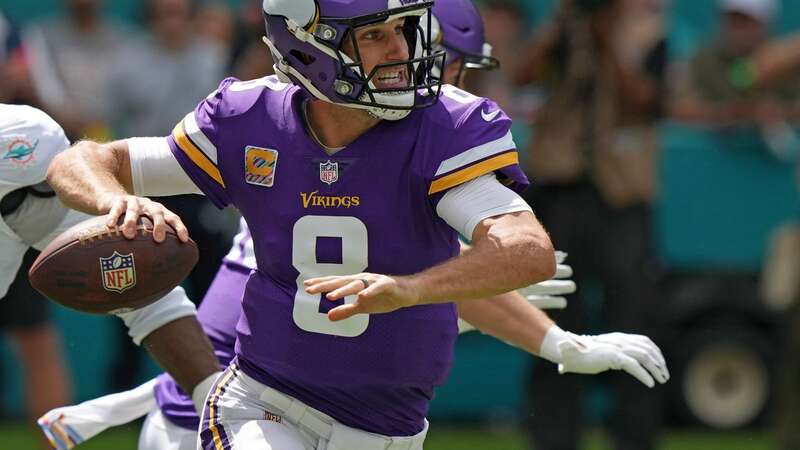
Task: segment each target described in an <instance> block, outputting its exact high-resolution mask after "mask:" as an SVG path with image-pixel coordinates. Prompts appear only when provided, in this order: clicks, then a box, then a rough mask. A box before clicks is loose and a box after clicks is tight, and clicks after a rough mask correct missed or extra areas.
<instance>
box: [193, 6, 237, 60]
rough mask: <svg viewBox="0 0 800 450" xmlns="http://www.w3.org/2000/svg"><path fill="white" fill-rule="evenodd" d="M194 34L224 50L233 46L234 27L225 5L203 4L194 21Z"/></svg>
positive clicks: (228, 9) (229, 11)
mask: <svg viewBox="0 0 800 450" xmlns="http://www.w3.org/2000/svg"><path fill="white" fill-rule="evenodd" d="M194 29H195V31H194V33H195V34H196V35H197V36H202V37H203V38H205V39H208V40H211V41H214V42H216V43H217V44H219V45H220V46H222V47H223V48H225V49H229V48H231V46H233V40H234V38H235V36H236V25H235V23H234V19H233V15H232V14H231V10H230V8H228V6H227V5H225V4H223V3H220V2H216V1H215V2H210V3H203V4H202V5H200V6H199V7H198V10H197V14H196V15H195V19H194Z"/></svg>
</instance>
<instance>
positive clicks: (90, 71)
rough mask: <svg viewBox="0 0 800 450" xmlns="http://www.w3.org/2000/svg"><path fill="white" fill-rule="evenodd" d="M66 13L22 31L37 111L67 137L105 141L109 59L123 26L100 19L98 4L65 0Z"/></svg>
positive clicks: (120, 39) (97, 1)
mask: <svg viewBox="0 0 800 450" xmlns="http://www.w3.org/2000/svg"><path fill="white" fill-rule="evenodd" d="M65 6H66V14H65V15H64V16H56V17H54V18H52V19H50V20H48V21H46V22H44V23H41V24H39V25H34V26H32V27H31V28H29V29H28V30H26V31H25V33H24V36H23V39H24V42H25V45H26V47H27V49H28V51H29V56H30V65H31V74H32V77H33V82H34V88H35V90H36V93H37V96H38V98H39V100H40V102H41V105H42V108H43V109H44V110H45V111H46V112H48V113H49V114H50V115H51V116H53V118H54V119H55V120H56V121H57V122H58V123H60V124H61V126H62V127H63V128H64V130H65V131H66V133H67V136H69V137H70V138H71V139H75V138H80V137H83V136H90V137H93V138H99V139H103V138H108V137H110V135H109V129H108V126H107V125H108V124H107V123H106V114H107V112H108V107H107V104H106V99H107V98H106V95H105V93H106V92H107V86H108V79H109V72H110V70H111V68H112V65H111V60H112V58H113V57H114V55H116V54H117V52H119V50H120V48H121V46H122V45H123V43H124V42H125V40H126V38H127V34H128V33H127V32H126V27H124V26H122V25H121V24H119V23H114V22H110V21H108V20H107V19H105V18H103V17H102V16H101V8H102V6H103V1H102V0H65Z"/></svg>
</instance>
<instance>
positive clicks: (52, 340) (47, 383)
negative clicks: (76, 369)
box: [0, 11, 72, 448]
mask: <svg viewBox="0 0 800 450" xmlns="http://www.w3.org/2000/svg"><path fill="white" fill-rule="evenodd" d="M25 73H26V69H25V67H24V60H23V57H22V49H21V46H20V41H19V36H18V35H17V33H16V32H15V28H14V27H13V26H12V24H11V23H10V22H9V21H8V20H7V19H6V17H5V16H4V15H3V13H2V11H0V79H2V80H3V81H2V83H0V102H3V103H5V102H9V101H12V100H20V99H21V97H22V96H23V92H24V91H25V85H26V83H25V78H24V77H25ZM15 138H16V137H15V136H0V160H3V159H4V160H6V161H8V160H9V155H10V153H11V151H10V147H9V146H10V145H11V144H13V143H14V142H13V141H15V140H16V139H15ZM0 164H2V161H0ZM25 196H26V195H25V193H20V191H13V192H10V193H7V194H6V195H2V196H0V226H2V227H8V228H10V229H12V230H18V229H19V228H20V227H25V226H26V225H25V224H22V223H19V215H18V214H15V212H17V211H18V210H19V209H21V208H24V207H25V206H26V205H25V201H24V200H25ZM3 251H10V250H9V249H8V248H6V249H3V248H0V252H3ZM37 254H38V252H35V251H33V250H30V251H29V252H28V253H27V254H26V256H25V258H24V259H23V261H22V266H21V267H20V269H19V271H18V272H17V275H16V277H15V279H14V281H13V283H12V284H11V286H10V287H9V290H8V292H7V293H6V295H5V297H3V298H0V330H2V332H3V333H4V334H6V335H7V336H8V337H9V338H10V342H11V344H12V346H13V348H14V352H15V355H16V356H17V360H18V362H19V364H20V365H21V369H22V380H24V382H25V386H24V389H25V403H26V405H25V406H26V408H25V413H26V415H27V416H28V418H29V419H31V421H30V423H31V424H34V423H35V421H36V419H37V418H38V417H39V416H41V415H42V414H43V413H45V412H47V411H48V410H50V409H52V408H53V407H55V406H58V405H62V404H64V403H63V402H64V401H71V396H72V395H71V393H70V389H69V386H70V377H69V373H68V371H67V369H66V365H65V363H64V356H63V352H62V349H61V339H60V336H59V333H58V331H57V330H56V328H55V327H54V325H53V324H52V323H51V321H50V317H49V314H48V305H47V299H45V298H44V297H42V295H41V294H39V293H38V292H36V291H35V290H34V289H33V288H32V287H31V285H30V283H29V282H28V277H27V274H28V268H29V267H30V265H31V263H33V260H34V259H35V258H36V255H37ZM36 434H37V435H38V436H41V434H40V433H38V432H37V433H36ZM41 448H49V445H47V443H46V441H45V440H44V439H41Z"/></svg>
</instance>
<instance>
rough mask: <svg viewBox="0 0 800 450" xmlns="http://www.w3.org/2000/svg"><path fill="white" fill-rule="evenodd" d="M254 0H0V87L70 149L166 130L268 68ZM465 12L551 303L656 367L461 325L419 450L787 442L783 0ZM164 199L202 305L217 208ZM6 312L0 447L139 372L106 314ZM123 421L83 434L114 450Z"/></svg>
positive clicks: (28, 443) (798, 440)
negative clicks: (554, 262) (515, 340)
mask: <svg viewBox="0 0 800 450" xmlns="http://www.w3.org/2000/svg"><path fill="white" fill-rule="evenodd" d="M260 4H261V2H260V1H251V0H238V1H237V0H228V1H224V2H223V1H216V2H215V1H198V2H196V1H191V0H141V1H140V0H106V1H101V0H36V1H30V0H0V12H2V17H0V39H2V41H0V42H2V43H3V44H4V45H3V47H2V48H0V99H3V101H5V102H20V103H28V104H33V105H36V106H39V107H40V108H42V109H44V110H45V111H47V112H49V113H50V114H51V115H52V116H53V117H54V118H55V119H56V120H57V121H59V122H60V123H61V124H62V126H63V127H64V128H65V130H66V131H67V133H68V135H69V136H70V137H71V138H72V139H79V138H81V137H84V136H88V137H92V138H96V139H112V138H119V137H127V136H158V135H165V134H167V133H169V132H170V129H171V127H172V125H173V124H175V123H176V122H177V121H179V120H180V118H182V117H183V115H184V114H185V113H186V112H187V111H189V110H190V109H192V108H193V107H194V105H195V104H196V103H197V102H198V101H199V100H200V99H202V98H203V97H205V96H206V95H207V94H208V93H209V92H211V91H212V90H213V89H214V88H215V87H216V85H217V83H218V82H219V81H220V80H221V79H222V78H224V77H225V76H228V75H233V76H237V77H239V78H241V79H252V78H256V77H260V76H263V75H266V74H268V73H270V72H271V61H270V60H269V57H268V53H267V49H266V47H265V46H264V45H263V44H261V42H260V36H261V35H262V34H263V30H262V27H263V23H262V21H261V16H260ZM476 4H477V5H478V6H479V8H480V11H481V14H482V16H483V18H484V23H485V27H486V36H487V40H488V42H489V43H490V44H491V45H492V46H493V48H494V55H495V56H496V57H497V58H499V60H500V62H501V67H500V69H499V70H497V71H493V72H485V73H471V74H470V75H469V76H468V79H467V81H468V86H469V90H470V91H471V92H473V93H475V94H479V95H483V96H487V97H490V98H492V99H494V100H495V101H497V102H498V103H500V105H501V106H502V107H503V108H504V109H505V111H507V112H508V113H509V115H511V117H512V118H513V119H514V121H515V125H514V129H513V132H514V135H515V140H516V142H517V144H518V148H519V151H520V156H521V161H522V164H523V165H524V168H525V170H526V172H527V173H528V175H529V177H530V178H531V180H532V182H533V187H532V188H531V189H530V190H529V191H528V192H527V193H526V199H527V200H528V201H529V202H530V203H531V205H532V206H533V208H534V210H535V211H536V213H537V215H538V216H539V218H540V219H541V220H542V221H543V222H544V223H545V225H546V227H547V228H548V230H549V231H550V233H551V234H552V237H553V240H554V242H555V245H556V247H557V248H559V249H561V250H564V251H567V252H568V253H569V254H570V256H569V258H568V261H567V262H568V263H570V264H571V265H572V266H573V268H574V269H575V280H576V281H577V283H578V293H577V294H575V295H572V296H570V297H569V299H568V300H569V306H568V308H567V309H566V310H563V311H558V312H554V313H553V314H552V316H553V317H554V319H555V320H557V322H558V323H559V324H561V326H562V327H563V328H565V329H568V330H570V331H574V332H583V333H592V334H595V333H602V332H606V331H609V330H617V331H625V332H641V333H645V334H648V335H650V336H653V337H654V340H655V341H656V342H657V343H658V344H659V345H660V346H661V348H662V349H663V350H664V353H665V355H666V357H667V361H668V363H669V364H670V370H671V373H672V380H671V381H670V382H669V383H668V384H666V385H664V386H659V387H657V388H655V389H653V390H647V389H645V388H640V387H639V386H638V385H637V382H636V381H635V380H634V379H633V378H631V377H627V376H624V375H620V374H618V373H617V374H613V375H603V376H598V377H585V376H576V375H558V374H557V372H556V369H555V367H553V365H552V364H550V363H547V362H540V361H536V360H535V359H534V358H532V357H530V355H526V354H525V353H523V352H521V351H519V350H517V349H514V348H512V347H509V346H507V345H505V344H503V343H501V342H498V341H496V340H494V339H492V338H489V337H486V336H483V335H480V334H479V333H471V334H467V335H464V336H462V337H461V338H460V339H459V343H458V348H457V359H456V364H455V367H454V369H453V372H452V375H451V377H450V380H449V382H448V383H447V385H445V386H443V387H442V388H440V389H439V390H438V391H437V396H436V399H435V401H434V403H433V407H432V410H431V414H430V418H431V422H432V424H433V425H432V428H431V435H430V438H429V441H428V445H427V446H426V448H430V449H433V450H438V449H509V450H511V449H514V450H516V449H538V450H578V449H584V450H586V449H593V450H594V449H597V450H599V449H617V450H650V449H660V450H665V449H670V450H672V449H674V450H694V449H698V450H700V449H703V450H707V449H712V450H713V449H726V450H728V449H734V450H735V449H748V450H760V449H765V450H766V449H776V450H798V449H800V306H798V300H800V195H798V192H799V191H800V188H799V186H800V134H798V133H800V128H798V127H797V125H798V124H800V34H798V35H795V34H794V33H795V32H798V31H800V2H797V1H794V0H783V1H779V0H719V1H717V0H707V1H697V0H483V1H480V2H477V3H476ZM169 206H170V207H171V208H172V209H173V210H177V211H178V212H179V213H180V214H181V215H182V217H183V218H184V220H187V225H188V226H189V228H190V231H191V233H192V235H193V237H194V238H195V240H196V241H197V242H198V244H199V245H200V246H201V252H202V253H203V255H204V257H203V259H202V262H201V264H200V265H199V266H198V267H197V268H196V269H195V271H194V272H193V273H192V276H191V277H190V279H189V280H187V283H186V287H187V290H188V291H189V293H190V296H191V297H192V298H195V299H199V298H202V295H203V293H204V292H205V289H206V288H207V286H208V283H209V282H210V280H211V276H212V275H213V273H214V272H215V271H216V269H217V266H218V264H219V261H220V260H221V258H222V256H224V254H225V253H226V252H227V250H228V248H229V246H230V242H231V240H230V239H231V237H232V235H233V234H234V233H235V230H236V216H235V213H234V212H231V211H225V212H223V213H222V214H220V213H219V212H217V211H216V210H215V208H213V207H212V206H211V205H210V204H209V203H207V202H206V201H205V200H203V199H201V198H200V199H198V198H192V197H187V198H175V199H171V200H170V204H169ZM21 273H22V272H21ZM24 282H25V279H24V277H20V279H19V280H18V281H17V282H15V288H14V289H16V290H14V289H12V293H13V294H12V293H10V294H9V296H12V295H14V296H17V297H20V298H23V299H24V298H25V296H26V294H25V292H26V291H25V289H26V287H25V286H24ZM23 303H24V302H23ZM0 306H1V305H0ZM16 308H17V306H13V307H9V306H6V307H4V309H3V311H2V313H1V314H0V330H2V331H3V334H2V336H3V337H2V338H0V355H2V358H0V432H1V434H2V435H3V436H4V437H3V438H2V439H1V440H0V448H3V449H5V448H9V449H12V448H13V449H37V448H44V446H43V443H42V442H41V440H40V439H39V437H38V436H37V434H36V433H37V432H36V430H34V429H33V427H34V425H33V424H32V421H31V419H29V418H28V417H36V416H37V415H38V414H40V413H41V412H43V411H42V410H46V409H49V408H51V407H53V406H58V405H59V404H61V403H64V402H65V401H68V402H78V401H82V400H85V399H88V398H92V397H95V396H98V395H102V394H106V393H110V392H113V391H116V390H120V389H127V388H130V387H133V386H135V385H136V384H138V383H140V382H143V381H145V380H147V379H149V378H150V377H151V376H153V375H154V374H155V373H157V372H158V369H157V368H156V367H155V366H154V364H153V363H152V362H150V361H149V359H148V358H147V357H146V356H145V354H144V353H143V352H142V351H141V350H140V349H138V348H136V347H135V346H133V344H130V343H129V338H128V337H127V335H126V334H125V330H124V328H123V327H122V326H121V323H120V321H118V320H117V319H115V318H109V317H97V316H88V315H82V314H79V313H75V312H72V311H69V310H66V309H63V308H60V307H58V306H57V305H55V304H47V305H46V308H43V311H42V312H39V313H36V314H34V313H31V314H30V317H31V319H30V320H28V321H22V322H21V323H15V321H13V320H10V318H11V317H13V316H15V315H17V316H19V313H18V311H17V309H16ZM20 308H25V306H24V305H23V306H20ZM26 317H27V316H26ZM37 327H39V328H37ZM41 327H48V329H52V330H54V333H55V337H54V338H51V339H50V340H49V341H48V342H47V343H46V344H41V343H40V341H37V340H36V339H38V336H40V335H39V334H37V333H34V332H31V331H30V330H38V329H41ZM45 345H47V346H49V347H52V348H55V349H56V351H57V352H58V354H60V355H62V356H61V357H63V360H64V363H63V364H60V363H57V364H49V363H52V362H53V361H54V360H58V359H59V357H58V356H57V355H56V356H52V355H50V356H43V355H49V354H48V353H47V352H41V351H39V350H38V349H39V348H43V347H44V346H45ZM42 358H47V359H48V361H45V362H42V361H41V359H42ZM41 364H46V365H45V366H42V365H41ZM47 364H49V365H47ZM42 367H46V369H42ZM41 370H47V371H49V372H50V373H55V374H56V378H57V379H60V380H62V381H64V382H63V383H61V384H63V386H61V385H58V384H53V383H52V382H46V381H41V380H37V377H36V376H35V375H34V374H35V373H37V371H41ZM41 392H47V393H48V394H47V395H44V396H42V394H41ZM52 402H57V404H53V405H51V404H49V403H52ZM136 435H137V429H136V427H135V426H132V427H128V428H121V429H116V430H112V431H109V432H107V433H105V434H104V435H101V436H100V437H98V438H96V439H95V440H94V441H93V442H89V443H87V444H85V445H84V446H82V447H81V448H84V447H85V448H97V449H100V448H103V449H108V448H114V449H133V448H135V442H136Z"/></svg>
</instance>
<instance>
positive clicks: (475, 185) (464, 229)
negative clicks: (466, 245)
mask: <svg viewBox="0 0 800 450" xmlns="http://www.w3.org/2000/svg"><path fill="white" fill-rule="evenodd" d="M520 211H531V212H532V210H531V207H530V206H528V204H527V203H526V202H525V200H523V199H522V197H520V196H519V195H517V193H516V192H514V191H512V190H511V189H509V188H507V187H505V186H503V185H502V184H501V183H500V182H499V181H497V177H496V176H495V175H494V174H493V173H492V174H486V175H482V176H480V177H478V178H475V179H473V180H470V181H468V182H466V183H464V184H461V185H459V186H456V187H454V188H452V189H450V190H449V191H447V192H446V193H445V194H444V197H442V199H441V200H440V201H439V204H438V205H436V213H437V214H438V215H439V217H441V218H442V219H443V220H444V221H445V222H447V224H448V225H450V226H451V227H453V229H455V230H456V231H458V232H459V233H461V235H462V236H464V237H466V238H468V239H471V238H472V232H473V231H474V230H475V227H476V226H477V225H478V224H479V223H480V222H481V221H482V220H484V219H488V218H489V217H494V216H499V215H501V214H509V213H514V212H520Z"/></svg>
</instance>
